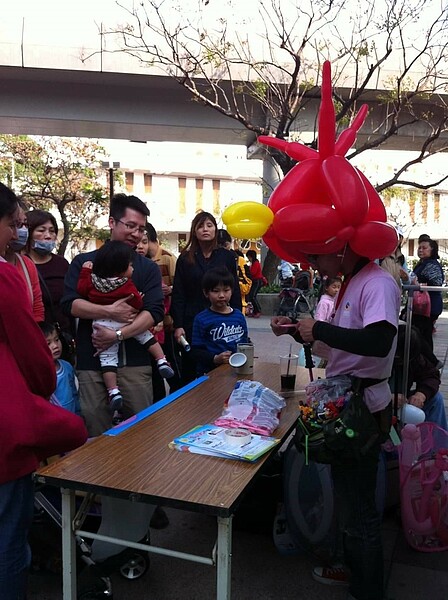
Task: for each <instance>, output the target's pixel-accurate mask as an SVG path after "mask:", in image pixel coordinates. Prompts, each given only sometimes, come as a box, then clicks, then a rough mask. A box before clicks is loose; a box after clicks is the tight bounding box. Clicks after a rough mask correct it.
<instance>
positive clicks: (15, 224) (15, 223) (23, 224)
mask: <svg viewBox="0 0 448 600" xmlns="http://www.w3.org/2000/svg"><path fill="white" fill-rule="evenodd" d="M11 227H15V228H16V229H22V227H28V223H26V222H25V221H13V222H12V223H11Z"/></svg>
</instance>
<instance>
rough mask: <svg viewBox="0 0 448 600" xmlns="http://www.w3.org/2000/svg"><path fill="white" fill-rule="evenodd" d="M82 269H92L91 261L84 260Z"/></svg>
mask: <svg viewBox="0 0 448 600" xmlns="http://www.w3.org/2000/svg"><path fill="white" fill-rule="evenodd" d="M82 268H83V269H93V262H92V261H91V260H86V262H85V263H82Z"/></svg>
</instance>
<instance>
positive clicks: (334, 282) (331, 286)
mask: <svg viewBox="0 0 448 600" xmlns="http://www.w3.org/2000/svg"><path fill="white" fill-rule="evenodd" d="M341 285H342V279H341V278H340V277H327V279H325V280H324V293H323V294H322V296H321V298H320V300H319V302H318V304H317V307H316V311H315V313H314V318H315V319H316V321H326V322H327V323H329V322H330V321H331V319H332V316H333V313H334V303H335V300H336V296H337V295H338V292H339V290H340V289H341Z"/></svg>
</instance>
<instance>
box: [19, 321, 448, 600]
mask: <svg viewBox="0 0 448 600" xmlns="http://www.w3.org/2000/svg"><path fill="white" fill-rule="evenodd" d="M269 323H270V317H267V316H262V317H260V318H259V319H248V324H249V330H250V337H251V339H252V341H253V342H254V345H255V356H256V357H258V358H259V359H260V360H271V361H276V360H278V356H279V355H280V354H282V353H284V352H289V350H290V348H291V347H292V350H293V351H297V350H298V349H299V345H298V344H297V343H295V342H294V341H293V340H292V339H291V338H290V336H287V335H284V336H281V337H275V336H274V335H273V334H272V332H271V329H270V325H269ZM434 340H435V350H436V354H437V356H438V357H439V358H440V359H441V360H443V358H444V356H445V352H446V348H447V345H448V312H446V313H444V314H443V316H442V318H440V319H439V321H438V322H437V333H436V334H435V336H434ZM291 344H292V346H291ZM442 392H443V394H444V397H445V401H446V399H447V397H448V366H447V368H446V369H445V370H444V372H443V380H442ZM263 500H264V496H263V495H262V494H260V502H262V501H263ZM166 512H167V514H168V515H169V519H170V525H169V527H168V528H167V529H164V530H160V531H158V530H151V541H152V543H153V544H154V545H159V546H163V547H166V548H172V549H175V550H181V551H183V552H192V553H195V554H201V555H203V556H207V557H208V556H210V554H211V551H212V548H213V545H214V543H215V538H216V520H215V519H214V518H211V517H208V516H206V515H199V514H196V513H189V512H184V511H178V510H174V509H166ZM383 540H384V551H385V563H386V564H385V566H386V569H385V572H386V578H387V598H389V599H392V600H428V598H430V600H447V598H448V553H447V552H440V553H432V554H430V553H429V554H426V553H422V552H416V551H414V550H412V549H411V548H410V547H409V546H408V545H407V543H406V541H405V539H404V536H403V533H402V530H401V524H400V521H399V517H398V512H397V509H392V510H391V511H389V512H388V513H386V515H385V519H384V522H383ZM315 565H316V562H315V561H314V560H313V558H312V557H310V556H309V555H307V554H305V553H301V554H297V555H289V556H284V555H280V554H279V552H278V551H277V550H276V548H275V546H274V544H273V541H272V534H271V533H270V532H259V533H254V532H249V531H243V530H242V529H240V528H237V527H234V531H233V555H232V600H345V598H346V590H345V588H340V587H332V586H324V585H320V584H319V583H316V582H315V581H314V580H313V579H312V577H311V569H312V567H313V566H315ZM215 577H216V571H215V569H213V568H211V567H209V566H204V565H200V564H197V563H192V562H187V561H183V560H178V559H175V558H169V557H163V556H158V555H151V567H150V570H149V572H148V573H147V574H146V575H145V576H144V577H142V578H141V579H137V580H135V581H129V580H124V579H123V578H121V577H120V576H119V575H116V574H114V575H113V576H112V583H113V593H114V599H115V600H198V599H199V598H201V599H203V600H213V598H215V595H216V591H215V589H216V588H215V585H216V583H215V581H216V580H215ZM61 598H62V593H61V582H60V577H59V576H58V575H54V574H51V573H48V572H41V573H35V574H32V575H31V577H30V591H29V594H28V600H60V599H61Z"/></svg>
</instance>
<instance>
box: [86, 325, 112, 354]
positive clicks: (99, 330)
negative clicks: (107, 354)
mask: <svg viewBox="0 0 448 600" xmlns="http://www.w3.org/2000/svg"><path fill="white" fill-rule="evenodd" d="M116 341H117V334H116V333H115V330H114V329H109V327H103V326H102V325H93V326H92V344H93V345H94V347H95V348H96V353H95V356H98V354H99V353H100V352H103V350H107V349H108V348H110V347H111V346H112V344H114V343H115V342H116Z"/></svg>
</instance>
